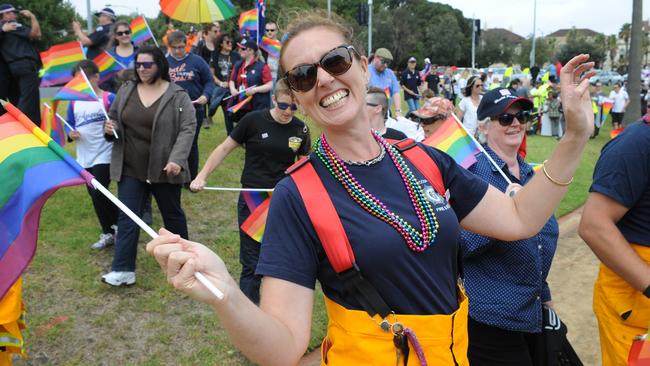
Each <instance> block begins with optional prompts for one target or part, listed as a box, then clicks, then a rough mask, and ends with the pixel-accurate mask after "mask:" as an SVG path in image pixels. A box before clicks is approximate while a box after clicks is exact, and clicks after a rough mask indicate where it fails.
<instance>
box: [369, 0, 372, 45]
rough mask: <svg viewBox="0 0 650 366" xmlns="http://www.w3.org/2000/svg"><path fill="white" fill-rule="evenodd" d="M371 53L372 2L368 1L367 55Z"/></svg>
mask: <svg viewBox="0 0 650 366" xmlns="http://www.w3.org/2000/svg"><path fill="white" fill-rule="evenodd" d="M371 52H372V0H368V55H370V53H371Z"/></svg>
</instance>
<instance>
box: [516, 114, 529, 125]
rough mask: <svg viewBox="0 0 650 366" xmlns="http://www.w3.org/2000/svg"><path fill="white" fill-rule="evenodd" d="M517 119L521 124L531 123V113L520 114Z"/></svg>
mask: <svg viewBox="0 0 650 366" xmlns="http://www.w3.org/2000/svg"><path fill="white" fill-rule="evenodd" d="M517 119H518V120H519V123H528V121H530V112H528V111H521V112H518V113H517Z"/></svg>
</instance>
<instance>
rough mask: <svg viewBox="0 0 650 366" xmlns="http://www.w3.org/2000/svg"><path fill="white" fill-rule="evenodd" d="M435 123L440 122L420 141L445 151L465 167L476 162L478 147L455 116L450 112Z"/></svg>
mask: <svg viewBox="0 0 650 366" xmlns="http://www.w3.org/2000/svg"><path fill="white" fill-rule="evenodd" d="M436 123H441V126H440V127H438V129H437V130H436V131H435V132H434V133H433V134H432V135H431V136H429V137H427V138H426V139H424V140H423V141H422V143H423V144H425V145H429V146H432V147H435V148H437V149H439V150H442V151H444V152H446V153H447V154H448V155H449V156H451V157H452V158H454V160H455V161H456V163H458V165H460V166H462V167H463V168H465V169H467V168H469V167H470V166H471V165H472V164H474V163H476V156H475V155H476V153H478V152H479V151H480V148H479V147H478V145H477V144H476V143H474V140H472V138H471V137H470V136H469V135H468V134H467V132H466V131H465V129H464V128H463V127H461V126H460V125H459V122H457V121H456V117H454V115H453V114H451V115H450V116H449V118H447V119H446V120H445V121H444V122H436Z"/></svg>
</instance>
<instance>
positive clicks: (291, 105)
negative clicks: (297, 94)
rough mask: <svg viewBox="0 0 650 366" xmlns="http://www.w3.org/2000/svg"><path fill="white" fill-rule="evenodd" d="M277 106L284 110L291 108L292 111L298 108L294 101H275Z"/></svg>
mask: <svg viewBox="0 0 650 366" xmlns="http://www.w3.org/2000/svg"><path fill="white" fill-rule="evenodd" d="M276 105H277V107H278V109H279V110H282V111H286V110H287V109H289V108H291V110H292V111H294V112H295V111H296V110H298V106H297V105H296V104H295V103H281V102H277V103H276Z"/></svg>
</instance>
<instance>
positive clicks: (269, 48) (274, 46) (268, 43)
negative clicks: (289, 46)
mask: <svg viewBox="0 0 650 366" xmlns="http://www.w3.org/2000/svg"><path fill="white" fill-rule="evenodd" d="M260 48H261V49H263V50H264V51H266V52H268V53H269V55H270V56H273V57H275V58H279V57H280V50H281V49H282V43H281V42H280V41H278V40H277V39H273V38H269V37H267V36H264V37H262V43H260Z"/></svg>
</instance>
